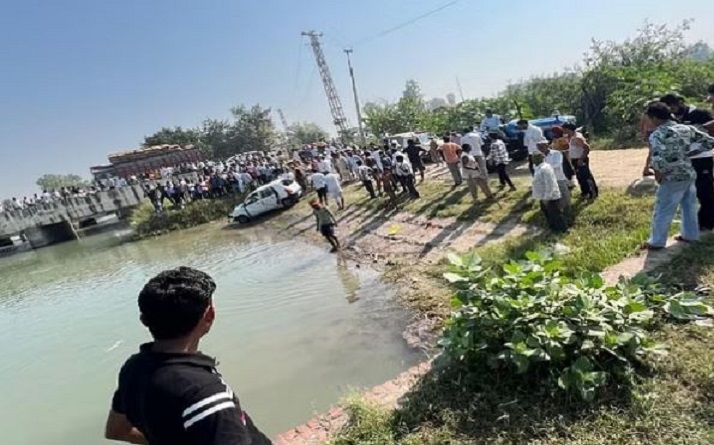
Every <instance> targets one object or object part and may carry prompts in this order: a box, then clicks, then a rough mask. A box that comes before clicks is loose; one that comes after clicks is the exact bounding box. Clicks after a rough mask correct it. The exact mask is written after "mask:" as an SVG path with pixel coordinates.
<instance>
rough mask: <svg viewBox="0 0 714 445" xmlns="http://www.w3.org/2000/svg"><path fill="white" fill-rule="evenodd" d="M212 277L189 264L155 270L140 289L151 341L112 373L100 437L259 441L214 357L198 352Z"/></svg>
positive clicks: (230, 444) (173, 443)
mask: <svg viewBox="0 0 714 445" xmlns="http://www.w3.org/2000/svg"><path fill="white" fill-rule="evenodd" d="M215 289H216V283H214V281H213V279H212V278H211V277H210V276H208V275H207V274H205V273H204V272H201V271H199V270H195V269H191V268H189V267H179V268H178V269H173V270H167V271H164V272H161V273H160V274H158V275H157V276H156V277H154V278H152V279H151V280H150V281H149V282H148V283H147V284H146V285H145V286H144V289H142V291H141V293H140V294H139V310H140V312H141V322H142V323H143V324H144V326H146V327H147V328H148V329H149V331H150V332H151V335H152V337H153V338H154V342H152V343H147V344H144V345H142V346H141V348H140V351H139V353H137V354H135V355H133V356H131V357H130V358H129V360H127V361H126V363H125V364H124V366H123V367H122V369H121V371H120V373H119V385H118V388H117V390H116V392H115V393H114V398H113V399H112V408H111V411H110V412H109V417H108V418H107V425H106V431H105V436H106V438H107V439H111V440H119V441H123V442H128V443H134V444H151V445H266V444H270V440H269V439H268V438H267V437H266V436H265V435H264V434H263V433H261V432H260V431H259V430H258V429H257V428H256V427H255V425H254V424H253V422H252V420H251V419H250V417H248V415H247V414H246V413H245V412H244V411H243V410H242V409H241V406H240V403H239V402H238V398H237V397H236V396H235V394H234V393H233V390H232V389H231V388H230V387H229V386H228V384H227V383H226V382H225V381H224V380H223V378H222V377H221V375H220V374H218V372H217V371H216V362H215V360H214V359H212V358H210V357H208V356H206V355H203V354H202V353H200V352H199V351H198V343H199V341H200V340H201V338H202V337H203V336H204V335H206V334H207V333H208V332H209V331H210V329H211V326H212V325H213V321H214V319H215V317H216V312H215V309H214V307H213V301H212V296H213V292H214V291H215Z"/></svg>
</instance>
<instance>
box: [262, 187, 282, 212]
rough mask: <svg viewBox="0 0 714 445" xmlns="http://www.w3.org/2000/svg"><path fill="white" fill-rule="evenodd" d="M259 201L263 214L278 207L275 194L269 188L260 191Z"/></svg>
mask: <svg viewBox="0 0 714 445" xmlns="http://www.w3.org/2000/svg"><path fill="white" fill-rule="evenodd" d="M260 201H261V202H262V203H263V211H264V212H269V211H270V210H275V209H277V208H278V207H280V204H279V203H278V196H277V193H276V192H275V190H273V189H272V188H271V187H266V188H265V189H264V190H261V191H260Z"/></svg>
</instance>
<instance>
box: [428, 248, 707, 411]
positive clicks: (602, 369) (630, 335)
mask: <svg viewBox="0 0 714 445" xmlns="http://www.w3.org/2000/svg"><path fill="white" fill-rule="evenodd" d="M450 262H451V268H450V269H451V270H450V272H449V273H446V274H445V275H444V277H445V278H446V279H447V280H448V281H449V282H451V283H452V284H453V285H454V286H455V287H456V288H457V291H456V294H455V296H454V298H453V299H452V307H453V308H454V312H453V313H452V314H451V316H450V318H449V319H448V320H447V323H446V325H447V328H446V332H445V335H444V338H443V339H442V341H441V345H442V346H443V347H444V349H445V351H446V353H447V354H448V355H449V356H451V357H452V358H455V359H457V360H460V361H466V362H471V363H474V362H477V363H486V364H488V365H489V366H490V367H492V368H494V369H496V370H498V371H505V372H515V373H518V374H535V375H536V376H537V377H538V378H542V379H543V381H544V383H546V384H552V385H553V388H555V387H556V385H557V387H559V388H561V389H562V390H565V391H567V392H569V393H574V394H575V395H576V396H578V397H580V398H582V399H583V400H585V401H591V400H593V399H594V398H595V396H596V392H597V390H598V389H599V388H601V387H603V386H604V385H605V384H606V383H608V382H610V383H614V382H624V383H627V382H631V380H632V376H634V375H635V374H634V372H633V371H634V370H635V369H636V368H637V365H638V364H640V362H641V360H642V359H643V358H644V357H645V356H647V355H648V354H661V353H664V352H665V349H664V347H663V346H662V345H660V344H657V343H656V342H655V341H654V340H653V339H652V337H651V336H650V335H649V331H650V329H651V328H652V327H654V326H655V325H656V324H657V323H660V322H662V321H664V320H672V319H677V320H685V321H688V320H701V321H702V322H708V321H709V319H708V317H709V316H710V315H711V314H712V309H711V308H710V307H709V306H707V305H705V304H704V303H703V302H702V298H700V297H699V296H697V295H695V294H692V293H686V292H680V293H677V294H674V295H669V294H667V293H666V292H664V289H662V288H661V287H659V286H657V285H655V284H654V281H652V280H650V279H648V278H643V277H638V278H636V279H632V280H624V279H622V280H621V281H620V282H619V283H617V284H616V285H614V286H605V285H604V283H603V280H602V278H601V277H600V275H599V274H594V273H591V272H587V273H582V274H580V275H579V276H577V277H569V276H566V275H564V274H561V272H559V269H560V266H561V264H560V262H559V260H557V259H554V258H553V257H552V256H551V255H549V254H543V253H535V252H528V253H526V259H525V260H522V261H511V262H509V263H507V264H504V265H503V266H502V267H501V268H498V269H496V268H493V269H492V268H487V267H484V266H483V265H482V264H481V258H480V257H479V256H478V255H475V254H472V255H468V256H465V257H459V256H456V255H451V256H450Z"/></svg>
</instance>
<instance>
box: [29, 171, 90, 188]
mask: <svg viewBox="0 0 714 445" xmlns="http://www.w3.org/2000/svg"><path fill="white" fill-rule="evenodd" d="M35 183H36V184H37V185H38V186H39V187H40V189H42V190H43V191H45V190H59V189H61V188H62V187H87V186H89V185H90V183H89V181H86V180H85V179H83V178H82V177H81V176H79V175H74V174H69V175H56V174H51V173H48V174H45V175H42V176H40V177H39V178H38V179H37V181H35Z"/></svg>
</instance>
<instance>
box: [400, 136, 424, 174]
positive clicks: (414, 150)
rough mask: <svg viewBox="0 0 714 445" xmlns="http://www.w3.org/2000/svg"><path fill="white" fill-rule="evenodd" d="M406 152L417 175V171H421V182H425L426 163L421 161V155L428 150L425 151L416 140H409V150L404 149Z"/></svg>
mask: <svg viewBox="0 0 714 445" xmlns="http://www.w3.org/2000/svg"><path fill="white" fill-rule="evenodd" d="M404 152H405V153H406V154H407V159H409V163H410V164H411V165H412V169H413V170H414V172H415V173H416V171H419V177H420V178H421V182H424V171H425V170H426V169H425V168H424V162H423V161H422V160H421V154H422V153H426V150H424V149H423V148H422V146H421V145H419V144H417V143H416V142H415V141H414V139H409V140H408V141H407V148H405V149H404Z"/></svg>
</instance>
